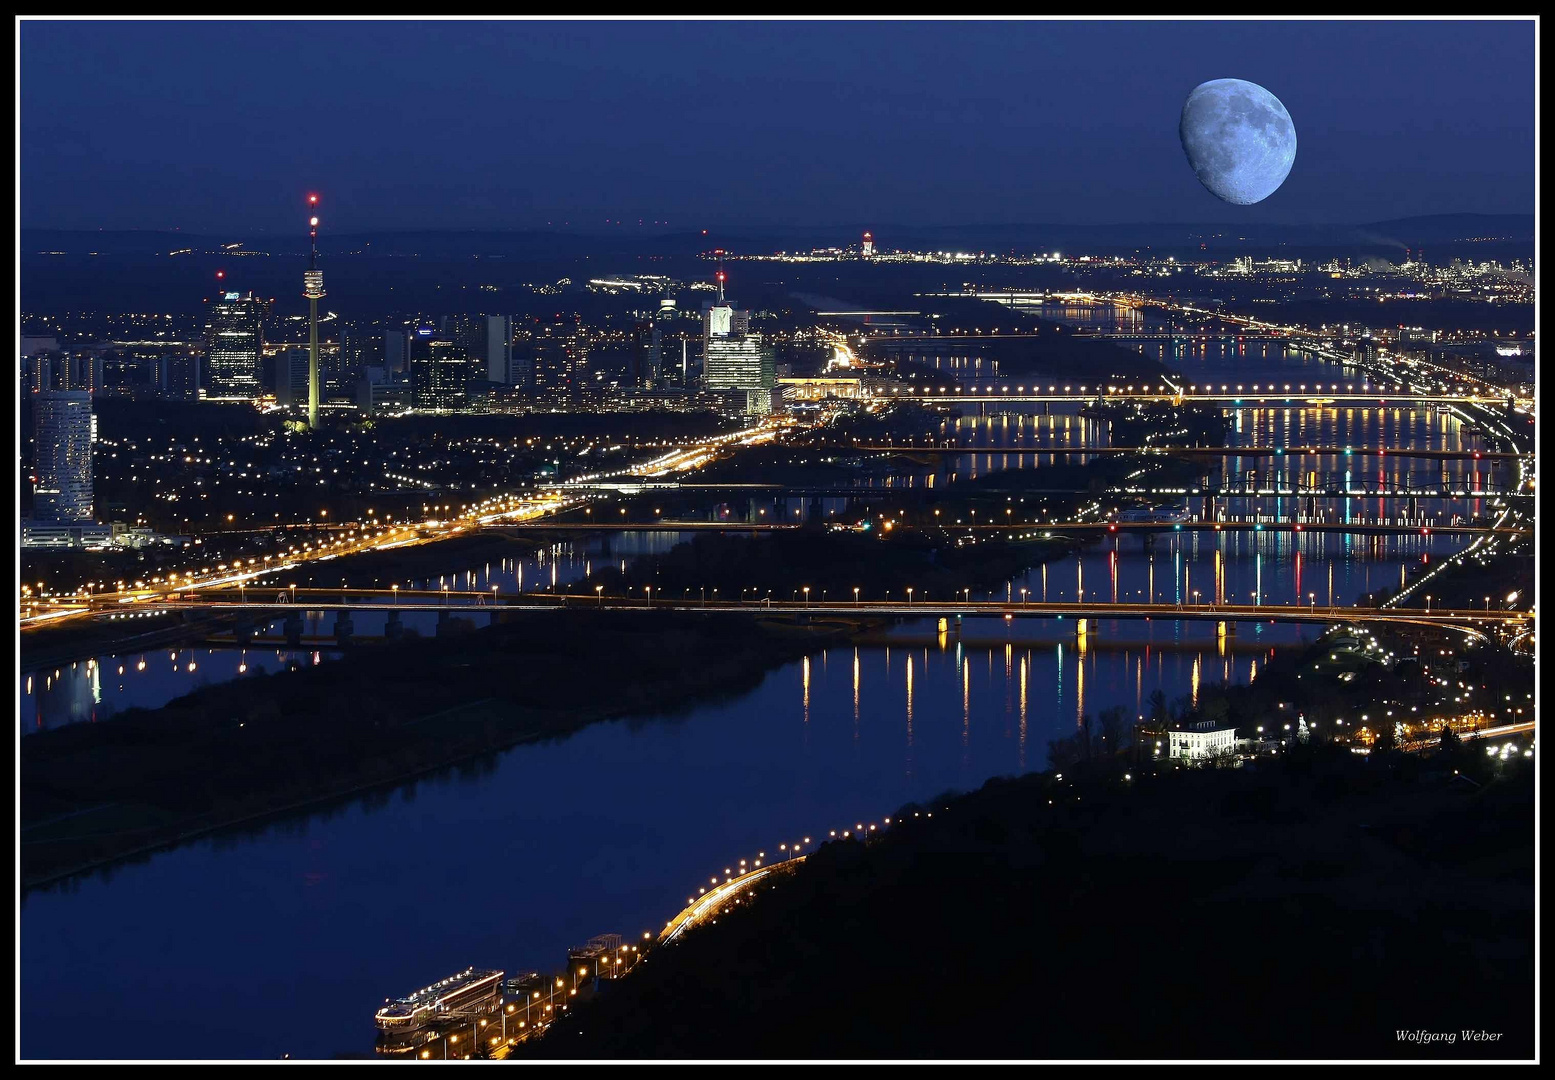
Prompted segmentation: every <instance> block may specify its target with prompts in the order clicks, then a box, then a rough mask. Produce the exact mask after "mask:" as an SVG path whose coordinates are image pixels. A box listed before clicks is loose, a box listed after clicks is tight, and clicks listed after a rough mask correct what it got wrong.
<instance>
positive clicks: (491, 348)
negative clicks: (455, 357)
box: [442, 315, 513, 384]
mask: <svg viewBox="0 0 1555 1080" xmlns="http://www.w3.org/2000/svg"><path fill="white" fill-rule="evenodd" d="M442 330H443V336H444V337H445V338H446V339H448V340H449V341H452V342H453V343H454V344H455V345H456V346H457V347H458V348H459V349H461V350H462V351H463V352H464V354H465V355H466V356H468V357H470V358H471V361H472V370H471V372H470V378H472V379H477V380H484V381H486V382H491V383H503V384H507V383H511V382H512V381H513V373H512V367H513V323H512V320H511V319H509V318H508V316H506V315H445V316H444V317H443V320H442Z"/></svg>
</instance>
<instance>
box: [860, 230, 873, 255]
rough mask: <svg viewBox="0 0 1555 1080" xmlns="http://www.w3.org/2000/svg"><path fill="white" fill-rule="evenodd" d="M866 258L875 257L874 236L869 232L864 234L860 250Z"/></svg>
mask: <svg viewBox="0 0 1555 1080" xmlns="http://www.w3.org/2000/svg"><path fill="white" fill-rule="evenodd" d="M860 254H862V255H863V256H864V258H866V259H872V258H874V257H875V238H874V237H873V236H871V235H870V234H869V233H865V234H864V247H863V249H862V251H861V252H860Z"/></svg>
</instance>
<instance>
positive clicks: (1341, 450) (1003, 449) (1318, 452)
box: [836, 444, 1534, 461]
mask: <svg viewBox="0 0 1555 1080" xmlns="http://www.w3.org/2000/svg"><path fill="white" fill-rule="evenodd" d="M836 449H838V450H843V451H846V450H857V451H868V452H870V453H887V454H956V455H963V454H994V455H998V454H1097V455H1104V454H1175V455H1178V456H1181V457H1292V458H1294V457H1302V456H1303V455H1308V454H1310V455H1314V456H1319V457H1398V458H1425V459H1430V460H1439V461H1459V460H1468V461H1473V460H1482V461H1520V460H1531V459H1532V458H1533V457H1534V455H1532V454H1519V453H1514V452H1512V451H1509V450H1415V449H1406V448H1404V447H1399V448H1397V449H1395V448H1393V447H1386V446H1384V447H1370V446H946V445H938V446H930V445H924V446H913V445H911V444H907V445H902V446H895V445H880V444H867V445H853V446H839V447H837V448H836Z"/></svg>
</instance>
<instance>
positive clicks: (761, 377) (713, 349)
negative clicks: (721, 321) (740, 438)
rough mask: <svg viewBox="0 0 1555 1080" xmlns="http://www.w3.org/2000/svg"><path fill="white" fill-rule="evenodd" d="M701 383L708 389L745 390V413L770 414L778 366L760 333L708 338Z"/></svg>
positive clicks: (703, 355) (703, 358)
mask: <svg viewBox="0 0 1555 1080" xmlns="http://www.w3.org/2000/svg"><path fill="white" fill-rule="evenodd" d="M702 381H703V384H704V385H705V386H706V387H707V388H708V389H709V390H744V391H745V411H746V412H750V413H769V412H771V411H772V390H773V388H774V387H776V386H777V365H776V363H775V362H774V360H773V356H772V350H771V349H769V348H767V347H766V346H765V345H764V344H762V340H761V335H760V334H725V335H723V336H717V335H715V336H714V337H712V338H710V339H709V340H708V342H707V344H706V346H705V350H704V352H703V354H702Z"/></svg>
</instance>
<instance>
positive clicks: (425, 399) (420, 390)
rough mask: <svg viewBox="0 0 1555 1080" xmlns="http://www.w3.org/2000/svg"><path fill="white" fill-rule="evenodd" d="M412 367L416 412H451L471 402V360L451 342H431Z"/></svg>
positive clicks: (412, 389)
mask: <svg viewBox="0 0 1555 1080" xmlns="http://www.w3.org/2000/svg"><path fill="white" fill-rule="evenodd" d="M426 351H427V352H426V355H425V356H424V357H418V358H417V359H416V360H414V361H412V362H411V365H410V392H411V404H412V406H413V407H414V408H415V409H416V411H417V412H451V411H453V410H455V409H462V408H464V407H465V405H466V404H467V403H468V400H469V397H468V395H469V381H470V358H469V357H468V356H465V355H464V353H463V351H462V350H460V349H459V348H458V347H457V346H456V345H455V344H454V343H453V342H451V341H428V342H427V343H426Z"/></svg>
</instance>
